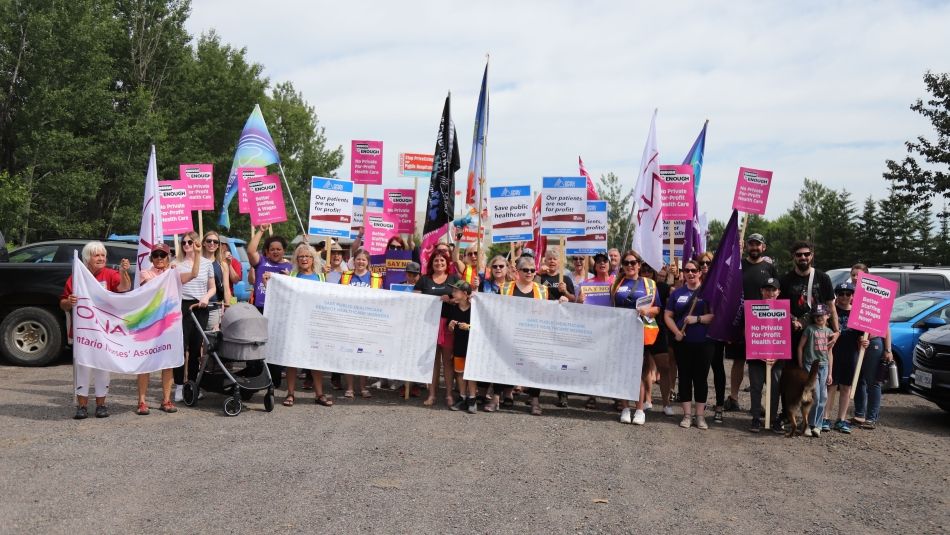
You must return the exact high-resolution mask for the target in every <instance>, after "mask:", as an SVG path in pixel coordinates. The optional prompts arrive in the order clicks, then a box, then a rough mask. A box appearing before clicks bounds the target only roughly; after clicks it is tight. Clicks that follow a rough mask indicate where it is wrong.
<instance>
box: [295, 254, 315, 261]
mask: <svg viewBox="0 0 950 535" xmlns="http://www.w3.org/2000/svg"><path fill="white" fill-rule="evenodd" d="M303 258H307V259H309V260H313V256H311V255H308V254H302V255H300V256H298V257H297V259H298V260H300V259H303Z"/></svg>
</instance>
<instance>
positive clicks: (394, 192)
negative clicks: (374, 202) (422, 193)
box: [383, 189, 416, 234]
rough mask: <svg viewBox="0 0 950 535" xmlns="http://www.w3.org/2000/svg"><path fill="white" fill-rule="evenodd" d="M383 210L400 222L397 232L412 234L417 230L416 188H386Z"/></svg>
mask: <svg viewBox="0 0 950 535" xmlns="http://www.w3.org/2000/svg"><path fill="white" fill-rule="evenodd" d="M383 212H385V213H387V214H389V215H390V216H392V218H393V219H395V220H396V221H397V222H398V223H399V225H398V226H397V228H396V232H398V233H400V234H403V233H405V234H412V233H413V232H415V231H416V191H415V190H414V189H384V190H383Z"/></svg>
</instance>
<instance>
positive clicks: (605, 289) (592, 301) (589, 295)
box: [577, 282, 613, 307]
mask: <svg viewBox="0 0 950 535" xmlns="http://www.w3.org/2000/svg"><path fill="white" fill-rule="evenodd" d="M577 287H578V292H580V293H579V294H578V295H580V296H582V298H583V303H584V304H585V305H596V306H602V307H609V306H613V303H611V302H610V283H609V282H582V283H580V284H578V285H577Z"/></svg>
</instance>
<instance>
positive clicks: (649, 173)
mask: <svg viewBox="0 0 950 535" xmlns="http://www.w3.org/2000/svg"><path fill="white" fill-rule="evenodd" d="M661 184H662V182H661V181H660V153H659V151H658V150H657V148H656V111H655V110H654V112H653V119H652V120H651V121H650V134H649V135H648V136H647V144H646V146H645V147H643V158H642V159H641V161H640V176H639V177H638V178H637V185H636V186H635V187H634V189H633V206H634V211H633V217H634V219H635V223H636V230H635V231H634V233H633V250H634V251H636V252H637V253H639V254H640V256H641V257H642V258H643V261H644V262H646V263H647V264H650V267H652V268H653V269H656V270H659V269H660V268H661V267H662V266H663V217H662V210H663V202H662V200H661V199H660V188H661V187H662V185H661Z"/></svg>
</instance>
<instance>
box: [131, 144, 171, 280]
mask: <svg viewBox="0 0 950 535" xmlns="http://www.w3.org/2000/svg"><path fill="white" fill-rule="evenodd" d="M157 167H158V164H157V163H156V161H155V145H152V152H151V155H150V156H149V158H148V170H147V171H146V172H145V196H144V197H143V198H142V222H141V224H140V225H139V243H138V247H137V249H136V252H135V265H136V270H135V281H134V285H133V286H132V287H133V288H138V287H139V282H140V280H139V274H141V273H142V272H143V271H145V270H146V269H151V267H152V260H151V256H150V255H151V254H152V247H154V246H155V244H156V243H160V242H161V241H162V237H163V236H164V231H165V229H163V228H162V208H161V199H160V198H159V194H158V170H157Z"/></svg>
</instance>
